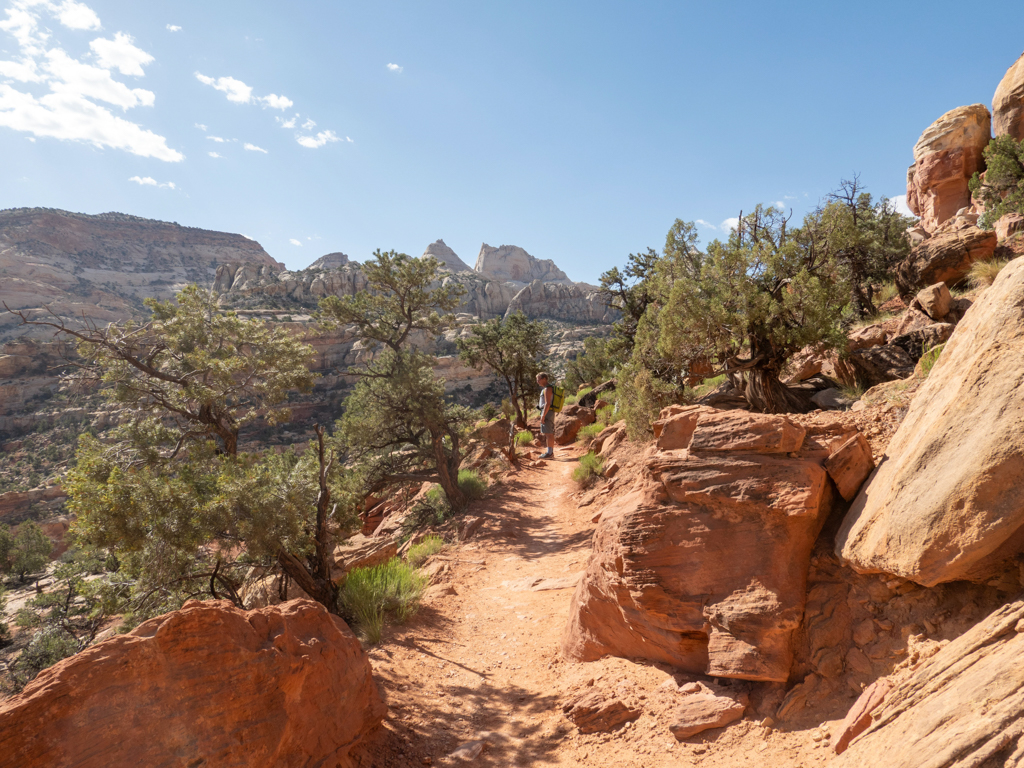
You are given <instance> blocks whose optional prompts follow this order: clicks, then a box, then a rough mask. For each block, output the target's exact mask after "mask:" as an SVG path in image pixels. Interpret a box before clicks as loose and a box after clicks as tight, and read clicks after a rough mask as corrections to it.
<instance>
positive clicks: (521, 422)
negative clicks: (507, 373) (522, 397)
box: [505, 378, 526, 429]
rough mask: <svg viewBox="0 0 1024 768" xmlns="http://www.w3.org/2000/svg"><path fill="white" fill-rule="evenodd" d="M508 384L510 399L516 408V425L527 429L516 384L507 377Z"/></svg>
mask: <svg viewBox="0 0 1024 768" xmlns="http://www.w3.org/2000/svg"><path fill="white" fill-rule="evenodd" d="M505 382H506V383H507V384H508V394H509V399H510V400H511V401H512V407H513V408H515V409H516V427H517V428H518V429H526V416H524V415H523V409H522V408H521V407H520V406H519V396H518V394H517V393H516V385H515V383H514V382H512V381H510V380H509V379H508V378H506V379H505Z"/></svg>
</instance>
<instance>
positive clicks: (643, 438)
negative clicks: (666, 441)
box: [618, 362, 680, 443]
mask: <svg viewBox="0 0 1024 768" xmlns="http://www.w3.org/2000/svg"><path fill="white" fill-rule="evenodd" d="M618 392H619V411H620V413H621V414H622V418H623V419H625V420H626V433H627V434H628V435H629V439H630V440H632V441H633V442H636V443H639V442H647V441H648V440H650V439H652V438H653V437H654V433H653V432H652V431H651V424H653V423H654V422H655V420H656V419H657V418H658V414H659V413H660V412H661V409H662V408H664V407H665V406H667V405H669V404H670V403H672V402H675V400H676V399H677V398H678V396H679V394H680V393H679V391H678V389H677V388H676V387H674V386H673V385H672V384H670V383H669V382H667V381H664V380H663V379H659V378H657V377H656V376H654V375H653V374H652V373H651V372H650V371H649V370H647V369H646V368H643V367H641V366H639V365H637V364H636V363H632V362H631V363H630V364H629V365H627V366H625V367H624V368H623V370H622V373H621V375H620V376H619V387H618Z"/></svg>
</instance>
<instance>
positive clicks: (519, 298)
mask: <svg viewBox="0 0 1024 768" xmlns="http://www.w3.org/2000/svg"><path fill="white" fill-rule="evenodd" d="M511 312H522V313H523V314H525V315H526V316H527V317H530V318H541V317H546V318H551V319H553V320H565V321H568V322H574V323H581V322H582V323H613V322H615V321H616V320H617V319H618V318H619V316H620V314H621V313H620V312H619V310H618V309H616V308H615V307H610V306H608V303H607V299H606V298H605V297H604V296H602V295H601V294H600V293H599V292H598V291H597V289H596V288H594V287H592V286H588V285H586V284H585V283H545V282H541V281H540V280H534V281H533V282H532V283H530V284H529V285H527V286H526V287H524V288H523V289H522V290H521V291H519V293H517V294H516V295H515V296H514V297H513V298H512V300H511V301H510V302H509V304H508V309H506V311H505V314H506V316H507V315H508V314H509V313H511Z"/></svg>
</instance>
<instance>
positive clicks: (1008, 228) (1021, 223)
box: [994, 213, 1024, 243]
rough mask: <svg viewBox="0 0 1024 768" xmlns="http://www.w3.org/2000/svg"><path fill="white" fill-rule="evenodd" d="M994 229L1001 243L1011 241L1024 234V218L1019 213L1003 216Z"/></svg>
mask: <svg viewBox="0 0 1024 768" xmlns="http://www.w3.org/2000/svg"><path fill="white" fill-rule="evenodd" d="M994 228H995V231H996V238H997V239H998V240H999V242H1000V243H1001V242H1003V241H1005V240H1009V239H1010V238H1011V237H1013V236H1014V235H1016V234H1020V233H1021V232H1024V216H1022V215H1021V214H1019V213H1007V214H1003V215H1002V216H1000V217H999V219H998V220H997V221H996V224H995V227H994Z"/></svg>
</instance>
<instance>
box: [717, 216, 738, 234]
mask: <svg viewBox="0 0 1024 768" xmlns="http://www.w3.org/2000/svg"><path fill="white" fill-rule="evenodd" d="M739 224H740V220H739V217H738V216H732V217H730V218H728V219H726V220H725V221H723V222H722V223H721V224H720V225H719V228H720V229H721V230H722V231H723V232H732V231H733V230H734V229H736V227H738V226H739Z"/></svg>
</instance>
